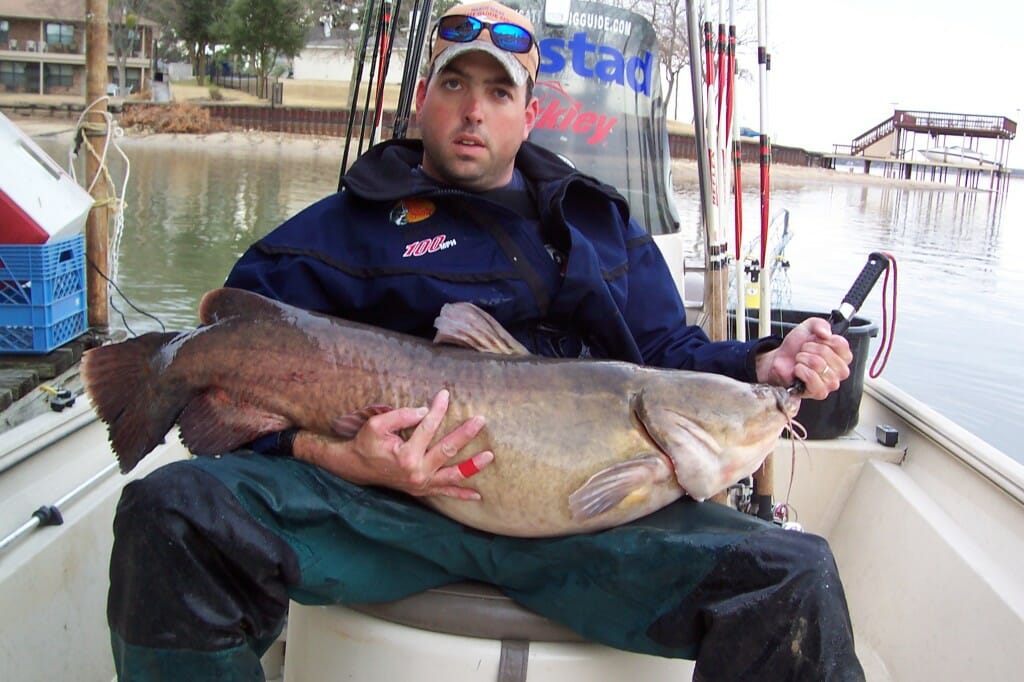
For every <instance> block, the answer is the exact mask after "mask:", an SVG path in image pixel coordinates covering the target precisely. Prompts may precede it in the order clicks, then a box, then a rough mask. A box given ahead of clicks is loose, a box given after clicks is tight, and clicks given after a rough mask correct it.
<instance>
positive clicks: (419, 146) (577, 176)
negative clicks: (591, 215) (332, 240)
mask: <svg viewBox="0 0 1024 682" xmlns="http://www.w3.org/2000/svg"><path fill="white" fill-rule="evenodd" d="M422 160H423V143H422V142H421V141H420V140H409V139H403V140H388V141H387V142H382V143H380V144H378V145H375V146H374V147H371V148H370V149H369V150H368V151H367V152H366V153H365V154H363V155H362V156H361V157H359V158H358V159H357V160H356V162H355V163H354V164H352V167H351V168H350V169H349V172H348V173H346V174H345V177H344V178H343V179H342V184H343V185H344V186H345V188H346V189H348V190H349V191H351V192H353V193H355V194H356V195H357V196H359V197H362V198H364V199H369V200H372V201H395V200H397V199H402V198H405V197H409V196H413V195H417V194H429V193H432V192H435V191H437V185H435V184H434V183H432V182H431V181H430V180H429V179H428V178H426V177H424V176H422V175H421V174H418V173H413V172H412V171H413V169H414V168H416V167H417V166H418V165H419V164H420V162H421V161H422ZM516 167H517V168H518V169H519V171H520V172H521V173H522V174H523V175H524V176H525V177H526V179H527V181H528V182H530V183H532V184H533V185H534V186H535V187H537V188H538V189H541V190H542V191H541V195H542V196H544V197H548V198H556V199H560V198H561V197H563V196H564V194H565V190H566V189H567V188H568V186H569V185H570V184H573V183H581V184H583V185H585V186H587V187H589V188H591V189H593V190H597V191H599V192H601V193H603V194H605V195H607V196H608V197H609V198H610V199H612V201H614V202H616V203H617V204H619V208H620V210H621V211H623V213H624V214H625V215H628V213H629V208H628V205H627V203H626V200H625V199H624V198H623V197H622V195H620V194H619V193H618V192H617V191H616V190H615V188H613V187H612V186H610V185H606V184H604V183H603V182H601V181H599V180H597V179H596V178H593V177H591V176H589V175H585V174H583V173H580V172H579V171H576V170H574V169H573V168H571V167H570V166H569V165H568V164H566V163H565V162H564V161H562V159H561V158H559V157H558V156H557V155H555V154H553V153H552V152H549V151H547V150H546V149H543V148H542V147H539V146H537V145H535V144H533V143H532V142H529V141H527V142H524V143H523V145H522V147H520V148H519V153H518V154H517V155H516ZM399 178H401V179H402V181H401V182H399V181H398V179H399Z"/></svg>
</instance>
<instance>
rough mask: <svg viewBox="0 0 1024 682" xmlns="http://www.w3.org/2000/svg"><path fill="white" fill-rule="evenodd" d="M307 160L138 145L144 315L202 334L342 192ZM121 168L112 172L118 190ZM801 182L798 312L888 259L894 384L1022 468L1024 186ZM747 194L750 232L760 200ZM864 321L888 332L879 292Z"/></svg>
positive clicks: (790, 203) (238, 143) (60, 146)
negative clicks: (293, 227)
mask: <svg viewBox="0 0 1024 682" xmlns="http://www.w3.org/2000/svg"><path fill="white" fill-rule="evenodd" d="M39 141H40V143H41V144H42V145H43V146H44V147H45V148H46V149H47V151H49V152H50V153H51V154H52V155H53V156H54V157H55V158H56V159H58V160H62V159H64V158H65V157H66V153H67V144H66V142H63V141H61V140H59V139H53V138H42V139H40V140H39ZM296 146H297V145H292V146H289V145H288V143H287V141H283V142H281V141H278V140H274V139H270V138H248V137H246V136H244V135H241V134H238V135H235V136H234V140H233V141H232V142H223V141H222V138H219V137H218V138H210V139H209V140H208V141H207V142H206V143H204V144H194V143H186V142H185V141H184V140H182V141H175V140H172V139H168V138H165V137H159V138H158V137H154V138H149V140H138V139H132V140H128V141H126V143H125V150H126V152H127V153H128V154H129V156H130V158H131V174H130V182H129V186H128V192H127V202H128V208H127V212H126V219H125V230H124V235H123V241H122V246H121V259H120V265H119V286H120V288H121V289H122V290H123V291H124V293H125V294H126V295H127V297H128V298H129V299H131V301H132V303H133V304H134V305H135V306H137V307H138V308H139V309H140V310H143V311H146V312H147V313H149V314H151V315H153V316H154V317H155V318H158V319H159V320H160V321H162V322H163V324H164V325H166V326H167V328H169V329H181V328H186V327H191V326H193V325H195V323H196V315H195V311H196V307H197V303H198V300H199V298H200V297H201V296H202V294H203V293H204V292H205V291H207V290H208V289H211V288H214V287H217V286H219V285H220V284H221V283H222V282H223V280H224V277H225V276H226V274H227V272H228V270H229V269H230V267H231V265H232V264H233V263H234V261H235V260H236V259H237V258H238V257H239V256H240V255H241V254H242V253H243V251H244V250H245V249H246V248H247V247H248V245H249V244H251V243H252V242H253V241H255V240H256V239H258V238H259V237H261V236H262V235H264V234H265V233H266V232H268V231H269V230H271V229H273V228H274V227H275V226H277V225H278V224H280V223H281V222H282V221H283V220H285V219H286V218H288V217H290V216H291V215H293V214H295V213H296V212H297V211H299V210H300V209H302V208H303V207H304V206H306V205H308V204H310V203H312V202H313V201H315V200H317V199H319V198H320V197H322V196H324V195H326V194H328V193H330V192H332V191H334V190H335V188H336V187H337V182H338V167H339V162H340V152H339V147H338V146H337V145H336V144H335V145H323V146H320V147H319V148H313V146H311V145H309V143H305V144H303V145H301V147H302V148H301V149H296V148H295V147H296ZM118 165H119V164H117V163H112V164H111V167H112V171H113V173H114V175H115V177H120V175H118V174H119V173H120V172H121V169H120V168H119V167H118ZM798 175H799V174H794V173H785V172H784V171H783V170H781V169H780V170H779V171H778V172H777V173H776V176H777V179H776V180H775V183H774V189H773V195H772V206H773V207H774V208H776V209H781V208H785V209H788V210H789V212H790V230H791V232H792V234H793V237H792V240H791V241H790V242H789V245H788V247H787V248H786V256H787V257H788V260H789V262H790V263H791V265H790V268H789V269H788V272H787V274H786V280H787V281H788V283H787V286H786V290H787V291H788V292H789V293H788V297H787V298H788V303H787V304H788V306H789V307H793V308H797V309H805V310H820V311H822V312H824V313H827V312H828V311H829V310H831V308H833V307H835V306H836V305H837V304H838V303H839V301H840V300H841V299H842V297H843V295H844V294H845V293H846V291H847V290H848V289H849V287H850V285H851V284H852V282H853V281H854V279H855V278H856V276H857V274H858V273H859V271H860V269H861V268H862V267H863V265H864V263H865V262H866V259H867V256H868V254H869V253H870V252H872V251H887V252H891V253H892V254H894V255H895V257H896V259H897V263H898V267H899V289H898V302H897V305H898V308H897V315H898V317H897V328H896V334H895V348H894V350H893V354H892V357H891V359H890V361H889V364H888V366H887V368H886V370H885V372H884V374H883V377H884V378H886V379H888V380H889V381H891V382H893V383H894V384H896V385H897V386H899V387H900V388H901V389H903V390H904V391H906V392H908V393H910V394H911V395H913V396H915V397H917V398H919V399H921V400H923V401H925V402H926V403H928V404H929V405H931V406H932V407H934V408H935V409H936V410H938V411H939V412H941V413H943V414H945V415H947V416H949V417H950V418H952V419H954V420H955V421H957V422H958V423H959V424H961V425H962V426H964V427H965V428H967V429H968V430H970V431H973V432H975V433H977V434H978V435H979V436H981V437H982V438H984V439H985V440H987V441H988V442H990V443H992V444H993V445H995V446H997V447H998V448H1000V449H1002V450H1003V451H1005V452H1006V453H1008V454H1009V455H1010V456H1011V457H1013V458H1015V459H1017V460H1018V461H1022V462H1024V449H1022V448H1021V447H1020V446H1019V445H1018V439H1019V436H1018V434H1017V429H1016V427H1017V426H1018V424H1019V423H1020V422H1021V421H1022V420H1021V417H1022V416H1024V415H1022V410H1021V407H1020V406H1021V404H1022V399H1024V363H1021V362H1020V361H1019V360H1018V359H1017V353H1018V348H1019V344H1020V342H1021V340H1022V339H1024V333H1022V331H1024V330H1022V326H1024V296H1022V293H1024V258H1022V257H1021V255H1022V253H1024V251H1022V248H1024V232H1022V230H1024V181H1021V180H1014V181H1011V183H1010V186H1009V188H1008V190H1006V191H1004V192H1002V193H1000V194H998V195H996V194H993V193H989V192H961V191H952V190H951V189H944V188H921V187H897V186H894V185H892V184H879V183H877V182H875V183H862V182H851V181H849V180H850V179H849V178H845V179H842V178H841V180H844V181H842V182H822V181H821V180H820V179H816V178H800V177H795V176H798ZM783 176H786V177H783ZM745 187H746V193H745V197H744V204H745V211H746V216H747V217H746V219H745V222H746V223H747V224H748V225H751V226H752V225H754V224H755V223H756V220H757V215H758V194H757V187H756V183H753V182H747V183H746V185H745ZM675 198H676V201H677V206H678V207H679V209H680V218H681V221H682V224H683V229H684V230H685V231H687V234H688V235H692V236H693V238H692V240H690V239H688V243H693V244H694V247H693V249H694V253H693V254H691V256H692V257H693V258H695V259H696V258H698V257H699V254H698V253H697V246H696V244H697V242H698V240H697V238H696V235H697V229H698V227H697V226H698V213H697V205H698V204H697V193H696V188H695V187H692V186H690V184H689V183H686V182H684V183H683V184H682V186H677V188H676V193H675ZM748 229H754V228H748ZM115 304H116V305H117V307H118V308H121V309H123V310H124V311H125V312H124V318H123V320H124V322H122V318H121V317H120V316H119V315H118V313H117V312H116V311H115V310H111V326H113V327H120V326H126V325H127V326H129V327H130V328H131V329H132V330H133V331H135V332H142V331H150V330H153V329H158V328H159V325H158V323H157V322H155V321H154V320H153V319H151V318H149V317H146V316H144V315H142V314H141V313H140V312H138V311H136V310H133V309H132V308H130V307H129V306H128V305H127V304H126V303H124V301H123V300H121V299H119V298H118V299H115ZM860 314H861V316H863V317H867V318H868V319H870V320H871V321H873V322H876V323H878V324H879V325H881V322H882V283H881V280H880V281H879V283H878V285H877V286H876V287H875V289H874V290H873V292H872V295H871V297H870V298H869V299H868V301H867V303H866V304H865V305H864V307H863V308H862V309H861V313H860ZM880 338H881V334H879V336H878V337H876V338H875V339H874V340H873V341H872V343H871V349H870V353H869V360H870V359H871V358H873V357H874V353H875V349H876V347H877V345H878V341H879V340H880Z"/></svg>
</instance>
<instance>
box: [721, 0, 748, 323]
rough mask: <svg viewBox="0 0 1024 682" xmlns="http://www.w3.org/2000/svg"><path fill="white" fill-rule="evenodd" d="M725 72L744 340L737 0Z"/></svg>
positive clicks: (739, 318)
mask: <svg viewBox="0 0 1024 682" xmlns="http://www.w3.org/2000/svg"><path fill="white" fill-rule="evenodd" d="M728 50H729V53H728V66H727V69H726V74H727V78H728V83H729V95H728V98H727V99H726V116H725V130H726V134H725V137H726V144H729V145H731V147H732V163H733V181H732V195H733V228H734V240H735V241H734V244H735V246H734V254H733V255H734V261H733V263H734V267H735V272H734V278H735V281H736V339H737V340H739V341H745V340H746V338H747V320H746V314H745V313H746V305H745V304H744V291H743V259H742V248H743V246H742V243H743V169H742V163H743V148H742V147H741V146H740V139H739V135H738V134H737V133H736V126H735V121H736V0H729V47H728Z"/></svg>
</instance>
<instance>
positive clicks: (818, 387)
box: [757, 317, 853, 400]
mask: <svg viewBox="0 0 1024 682" xmlns="http://www.w3.org/2000/svg"><path fill="white" fill-rule="evenodd" d="M851 362H853V353H852V352H850V344H849V342H848V341H847V340H846V338H844V337H842V336H839V335H837V334H833V333H832V328H831V327H830V325H829V323H828V321H827V320H823V319H821V318H818V317H812V318H808V319H806V320H804V321H803V322H801V323H800V324H799V325H798V326H796V327H795V328H793V329H792V330H791V331H790V332H789V333H788V334H786V336H785V338H783V340H782V345H781V346H779V347H778V348H776V349H774V350H770V351H768V352H767V353H762V354H761V355H759V356H758V357H757V380H758V381H760V382H762V383H765V384H772V385H775V386H792V385H793V382H794V381H796V380H797V379H800V380H801V381H803V382H804V386H806V388H805V390H804V394H803V397H804V398H812V399H816V400H821V399H823V398H826V397H827V396H828V394H829V393H831V392H832V391H834V390H836V389H837V388H839V382H840V381H842V380H843V379H845V378H846V377H848V376H850V363H851Z"/></svg>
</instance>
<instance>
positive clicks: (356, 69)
mask: <svg viewBox="0 0 1024 682" xmlns="http://www.w3.org/2000/svg"><path fill="white" fill-rule="evenodd" d="M372 17H373V2H367V3H366V4H365V5H364V6H363V20H362V23H361V27H362V29H361V32H360V36H359V54H358V55H357V56H356V61H355V64H353V68H352V78H351V79H350V80H349V89H350V90H351V92H350V93H349V94H350V95H351V99H350V103H349V106H348V124H347V125H346V127H345V151H344V152H343V153H342V155H341V173H340V175H339V176H338V191H339V192H340V191H341V190H342V189H343V187H344V185H343V184H342V179H343V178H344V177H345V169H346V168H348V152H349V149H350V148H351V146H352V128H353V126H354V125H355V114H356V109H357V108H358V106H359V86H360V85H361V84H362V82H363V63H364V62H365V61H366V46H367V44H368V43H369V42H370V20H371V18H372Z"/></svg>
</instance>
